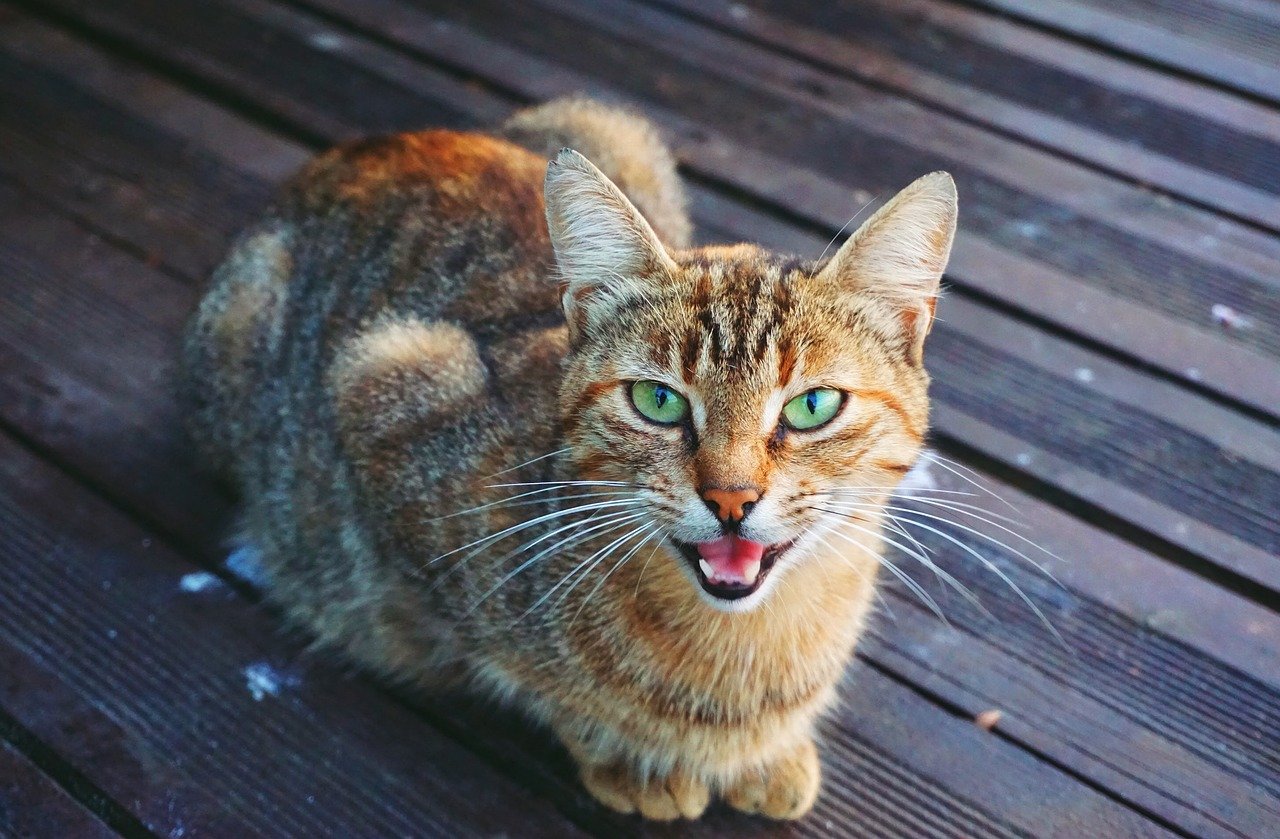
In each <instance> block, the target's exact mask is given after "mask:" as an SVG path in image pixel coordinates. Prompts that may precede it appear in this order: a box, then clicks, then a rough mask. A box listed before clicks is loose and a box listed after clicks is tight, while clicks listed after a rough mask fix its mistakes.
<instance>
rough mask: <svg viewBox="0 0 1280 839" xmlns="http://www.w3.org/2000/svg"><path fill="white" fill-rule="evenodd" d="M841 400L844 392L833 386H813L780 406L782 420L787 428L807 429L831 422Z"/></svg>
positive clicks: (842, 400) (837, 411) (838, 409)
mask: <svg viewBox="0 0 1280 839" xmlns="http://www.w3.org/2000/svg"><path fill="white" fill-rule="evenodd" d="M843 402H844V394H842V393H841V392H840V391H838V390H835V389H834V388H829V387H819V388H814V389H813V390H811V391H809V392H808V393H802V394H800V395H799V396H797V397H796V398H795V399H792V400H791V401H790V402H788V403H787V404H786V405H783V406H782V421H783V422H785V423H786V424H787V427H788V428H793V429H795V430H796V431H808V430H809V429H811V428H817V427H818V426H820V425H826V424H827V423H828V422H831V418H832V417H834V416H835V415H836V414H837V413H839V411H840V405H841V404H843Z"/></svg>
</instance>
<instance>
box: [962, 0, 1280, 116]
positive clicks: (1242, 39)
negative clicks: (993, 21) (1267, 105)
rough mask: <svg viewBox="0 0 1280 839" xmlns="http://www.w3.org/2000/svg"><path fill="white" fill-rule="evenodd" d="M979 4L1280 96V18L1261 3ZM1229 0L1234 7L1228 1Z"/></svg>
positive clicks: (995, 0)
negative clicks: (1278, 61) (1279, 62)
mask: <svg viewBox="0 0 1280 839" xmlns="http://www.w3.org/2000/svg"><path fill="white" fill-rule="evenodd" d="M975 2H976V3H978V4H979V5H982V6H985V7H987V8H989V9H992V10H996V11H1000V12H1003V13H1005V14H1008V15H1010V16H1012V17H1015V18H1019V19H1022V20H1029V21H1033V22H1035V23H1038V24H1042V25H1044V26H1048V27H1052V28H1054V29H1058V30H1061V31H1063V32H1066V33H1069V34H1070V35H1072V36H1073V37H1076V38H1082V39H1085V40H1088V41H1094V42H1096V43H1099V44H1102V45H1104V46H1106V47H1109V48H1111V49H1115V50H1119V51H1121V52H1124V53H1128V54H1130V55H1134V56H1137V57H1139V58H1144V59H1148V60H1150V61H1154V62H1157V63H1159V64H1163V65H1166V66H1169V67H1174V68H1177V69H1179V70H1183V71H1185V72H1188V73H1192V74H1194V75H1197V76H1200V77H1202V78H1204V79H1207V80H1209V81H1212V82H1216V83H1218V84H1221V85H1224V86H1226V87H1229V88H1234V89H1236V90H1238V91H1240V92H1242V93H1246V94H1248V95H1251V96H1256V97H1258V98H1260V99H1264V100H1266V101H1268V102H1272V103H1276V102H1280V94H1278V93H1277V91H1280V68H1277V66H1276V62H1275V56H1276V53H1277V50H1280V21H1277V20H1276V17H1275V14H1274V10H1272V11H1271V12H1270V13H1268V12H1267V11H1265V9H1266V6H1265V4H1255V5H1254V6H1253V8H1248V7H1244V8H1242V7H1241V6H1240V4H1232V3H1228V2H1200V3H1172V2H1161V3H1137V2H1129V3H1126V4H1122V5H1120V6H1117V5H1116V4H1112V3H1105V4H1104V3H1092V2H1073V0H1051V2H1039V3H1022V2H1018V0H975ZM1233 6H1234V9H1233Z"/></svg>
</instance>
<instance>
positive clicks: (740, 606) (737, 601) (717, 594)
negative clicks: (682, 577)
mask: <svg viewBox="0 0 1280 839" xmlns="http://www.w3.org/2000/svg"><path fill="white" fill-rule="evenodd" d="M670 541H671V543H672V545H674V547H675V549H676V551H677V552H678V553H679V554H680V556H681V557H683V558H684V560H685V565H686V566H687V567H688V570H689V572H690V574H692V576H693V578H694V581H695V582H696V584H697V586H698V590H699V591H698V593H699V594H700V595H701V597H702V600H703V601H704V602H705V603H707V604H708V605H710V606H712V607H714V608H716V609H719V610H720V611H722V612H746V611H750V610H751V609H754V608H755V607H756V605H757V604H758V603H760V601H762V600H763V599H764V598H765V595H766V594H767V592H768V590H769V589H770V588H771V587H772V586H771V583H772V581H773V576H774V575H773V573H772V572H773V570H774V568H776V567H777V565H778V562H779V560H781V559H782V558H783V557H784V555H786V553H787V552H788V551H789V550H791V548H792V547H794V546H795V543H796V540H792V541H789V542H780V543H778V544H774V545H769V546H768V547H766V548H765V550H764V554H763V555H762V556H761V557H760V569H759V571H757V572H756V577H755V580H754V582H752V583H751V584H750V585H743V584H741V583H725V582H721V581H718V580H713V579H711V578H710V577H709V576H708V575H707V573H706V571H705V570H704V567H703V566H704V565H705V563H704V562H703V561H702V556H701V554H699V552H698V548H697V546H696V545H693V544H690V543H688V542H680V541H677V540H674V539H672V540H670Z"/></svg>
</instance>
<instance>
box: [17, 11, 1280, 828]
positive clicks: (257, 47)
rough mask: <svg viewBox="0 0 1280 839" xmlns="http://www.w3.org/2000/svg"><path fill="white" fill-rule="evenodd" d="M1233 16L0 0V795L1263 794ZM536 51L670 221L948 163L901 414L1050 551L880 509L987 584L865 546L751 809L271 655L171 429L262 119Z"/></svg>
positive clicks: (826, 212) (1274, 570)
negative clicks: (919, 356) (191, 336)
mask: <svg viewBox="0 0 1280 839" xmlns="http://www.w3.org/2000/svg"><path fill="white" fill-rule="evenodd" d="M1278 57H1280V3H1276V2H1272V1H1271V0H1200V1H1199V2H1184V0H962V1H961V0H957V2H946V1H945V0H861V1H860V2H856V3H854V2H835V1H834V0H749V2H742V3H727V2H721V0H523V2H519V3H511V2H500V0H439V2H426V0H422V1H421V2H415V0H199V2H196V0H17V2H8V0H0V834H3V835H10V834H13V835H18V836H39V837H73V836H100V835H111V834H114V833H118V834H124V835H128V836H153V835H154V836H166V837H195V836H218V837H248V836H254V835H265V836H302V837H311V836H322V835H333V836H340V837H352V836H420V835H422V836H425V835H441V836H462V835H471V834H489V835H496V834H506V835H515V836H525V835H546V836H556V837H565V836H574V835H578V834H582V833H588V834H596V835H608V836H614V835H626V834H642V833H654V834H665V833H676V832H679V833H681V834H688V835H695V836H699V835H711V834H725V833H731V834H733V835H745V834H755V833H768V834H786V835H791V834H806V835H832V836H873V835H883V836H913V837H914V836H930V837H932V836H939V837H941V836H949V837H964V838H965V839H967V838H968V837H980V836H1013V835H1016V836H1038V835H1055V836H1064V837H1119V836H1137V835H1142V836H1156V835H1169V834H1176V835H1182V836H1189V835H1194V836H1256V837H1262V836H1277V835H1280V617H1278V616H1277V608H1276V607H1277V603H1278V599H1277V594H1276V592H1277V590H1278V589H1280V60H1277V59H1278ZM579 90H586V91H589V92H593V93H596V94H599V95H602V96H608V97H615V98H623V99H625V100H627V101H630V102H632V103H634V104H636V105H638V106H639V107H641V108H643V109H644V110H645V111H646V112H647V113H649V114H650V115H651V116H652V117H654V118H655V119H656V120H658V121H659V122H660V123H661V124H662V125H663V126H664V127H665V129H666V130H667V131H668V132H669V134H670V136H671V137H672V139H673V141H674V143H675V145H676V146H677V148H678V151H679V156H680V159H681V161H682V163H683V166H684V172H685V175H686V177H687V180H688V183H689V185H690V189H691V191H692V197H693V205H694V212H695V215H696V220H697V223H698V225H699V227H700V230H701V234H702V237H703V238H704V239H706V240H741V239H751V240H756V241H760V242H763V243H765V244H767V245H771V246H775V247H778V248H782V249H786V250H791V251H795V252H799V253H802V254H809V255H815V254H817V253H818V252H820V251H821V250H822V249H823V247H824V246H825V245H826V244H827V242H828V241H829V240H830V239H831V237H832V236H834V235H835V234H836V232H837V230H838V229H839V228H840V227H841V226H842V225H843V224H844V223H845V221H846V220H847V218H848V216H849V214H850V213H851V212H852V211H853V210H854V209H856V208H857V207H858V206H860V205H861V204H863V203H864V202H866V201H869V200H871V199H873V198H875V197H877V196H884V195H886V194H890V193H889V191H891V190H893V189H895V188H897V187H899V186H902V185H904V184H906V183H907V182H908V181H910V180H911V179H912V178H913V177H914V176H916V175H918V174H920V173H923V172H927V171H930V170H932V169H937V168H945V169H948V170H950V171H951V172H953V173H954V174H955V176H956V179H957V181H958V183H959V187H960V192H961V201H962V213H961V215H962V225H961V227H962V232H961V234H960V237H959V239H958V241H957V245H956V249H955V254H954V258H953V261H952V269H951V272H950V274H949V276H948V281H949V283H950V286H951V291H950V292H949V294H948V296H947V297H946V298H945V299H944V301H943V302H942V304H941V307H940V310H939V311H940V317H941V323H940V325H939V326H938V328H937V329H936V330H935V332H934V335H933V337H932V338H931V344H930V353H931V368H932V371H933V373H934V377H935V386H934V395H935V400H936V405H937V410H936V429H935V434H934V440H933V443H934V445H935V446H936V449H937V450H938V451H939V452H941V453H942V454H944V455H946V456H947V457H949V458H952V459H954V460H955V461H957V462H959V463H962V464H965V465H966V468H969V469H973V470H974V473H973V475H972V476H969V475H966V476H965V477H966V478H968V477H972V478H973V480H975V481H977V483H978V484H980V485H981V486H982V487H983V488H987V489H991V490H993V491H995V492H998V493H999V494H1000V495H1002V496H1004V497H1005V498H1006V499H1008V500H1009V501H1010V502H1011V503H1012V504H1013V505H1014V506H1015V507H1016V508H1017V511H1018V512H1017V513H1016V515H1017V517H1018V518H1019V519H1020V520H1022V521H1024V522H1025V523H1026V525H1027V530H1026V531H1025V532H1027V533H1028V534H1029V535H1030V536H1031V537H1032V538H1033V539H1035V540H1036V541H1038V542H1040V543H1042V544H1043V546H1044V547H1046V548H1047V549H1048V550H1050V551H1052V552H1053V553H1055V554H1057V555H1059V556H1061V557H1062V558H1063V561H1060V562H1059V561H1054V560H1049V562H1050V564H1051V565H1052V570H1053V571H1054V573H1055V574H1056V576H1057V578H1058V579H1059V580H1060V581H1061V586H1057V585H1055V584H1053V583H1051V582H1049V581H1048V580H1046V579H1045V578H1044V577H1043V576H1041V575H1040V574H1038V573H1037V572H1036V571H1035V570H1034V569H1032V568H1031V567H1030V566H1029V565H1028V564H1027V562H1026V561H1024V560H1023V559H1022V558H1021V557H1019V556H1018V555H1017V553H1016V552H1015V550H1013V549H1026V546H1025V545H1024V544H1023V543H1022V542H1020V541H1017V540H1016V538H1014V537H1011V536H1009V535H1008V534H1004V533H1002V532H1001V531H997V530H992V529H990V528H986V532H987V533H989V534H991V535H994V536H997V537H1000V538H1001V539H1003V541H1005V542H1007V543H1008V547H1000V546H997V545H995V544H993V543H992V542H991V541H989V540H986V539H983V538H980V537H978V536H975V535H972V534H968V533H963V532H961V531H954V535H955V541H947V540H946V539H944V538H941V537H938V536H935V535H933V534H928V533H922V534H919V535H920V538H921V540H922V541H924V542H926V543H927V544H928V545H929V546H930V547H932V548H933V549H934V550H936V551H937V553H938V555H939V557H940V562H942V563H943V564H944V565H946V567H947V568H948V569H949V570H950V571H951V572H952V573H954V574H955V575H956V576H957V577H958V578H960V579H961V580H962V581H963V582H964V583H966V584H967V585H969V586H971V587H972V588H973V589H974V590H975V591H976V592H977V593H978V595H979V596H980V598H981V600H982V602H983V604H984V605H985V607H986V609H987V610H989V614H984V613H982V612H981V611H978V610H977V609H974V608H972V607H970V606H968V605H967V604H966V603H965V602H964V601H962V600H958V599H956V598H955V597H952V598H950V599H948V600H946V601H945V602H944V603H943V604H942V605H943V607H944V611H945V612H946V613H947V616H948V618H949V619H950V625H949V626H948V625H944V624H943V623H941V622H940V621H938V620H937V619H936V618H934V617H932V616H931V614H930V613H929V611H928V610H927V609H925V608H923V607H922V606H921V605H920V604H919V603H918V602H917V601H916V600H915V599H914V598H913V597H912V596H911V595H910V594H909V593H908V592H906V591H905V590H904V589H902V588H901V587H899V586H894V585H890V586H887V588H886V598H885V600H886V602H885V606H886V608H885V609H883V610H882V614H881V615H880V616H879V619H878V620H877V622H876V625H875V627H874V630H873V631H872V633H871V634H870V637H869V638H868V639H867V641H866V642H865V643H864V644H863V645H862V647H861V648H860V651H859V654H858V657H857V660H856V662H855V663H854V664H853V665H852V667H851V669H850V673H849V679H848V684H847V686H846V688H845V689H844V698H845V700H846V701H845V702H844V703H843V704H842V706H841V708H840V709H839V711H838V712H837V713H835V714H834V715H833V716H832V718H831V720H830V722H829V724H828V725H827V726H826V732H825V742H826V750H825V760H826V787H825V791H824V794H823V795H822V797H821V799H820V801H819V804H818V807H817V809H816V811H815V812H814V813H813V814H812V815H811V816H810V817H808V818H807V819H805V820H804V821H802V822H800V823H799V824H797V825H793V826H778V825H770V824H766V823H763V822H759V821H755V820H751V819H747V818H745V817H740V816H735V815H732V814H730V813H728V812H727V811H723V810H720V809H716V810H714V811H713V812H712V813H711V814H710V815H709V816H708V817H707V818H706V819H705V820H704V821H702V822H700V823H697V824H694V825H683V826H681V827H679V828H678V829H676V828H670V827H667V828H662V827H651V826H646V825H643V824H641V823H640V822H639V821H636V820H633V819H630V818H622V817H615V816H612V815H610V814H609V813H606V812H604V811H602V810H601V809H600V808H598V807H597V806H595V805H594V804H593V803H592V802H591V801H590V799H589V798H588V797H587V796H586V794H585V793H584V792H583V791H582V790H581V789H580V788H579V786H578V784H577V782H576V780H575V779H574V777H573V774H572V769H571V766H570V764H569V762H568V760H567V758H566V757H565V756H564V755H563V754H562V753H561V752H560V751H559V750H558V749H557V748H556V747H555V746H554V745H553V744H552V743H551V741H550V740H549V739H548V738H547V737H546V736H545V735H543V734H540V733H537V732H533V731H530V730H529V729H528V728H527V726H525V725H523V724H521V723H520V722H519V721H518V720H515V719H513V718H511V717H510V716H508V715H506V714H504V713H502V712H499V711H495V710H494V709H492V708H488V707H477V706H475V705H472V704H469V703H466V702H463V701H454V700H448V701H446V700H441V701H438V702H432V703H430V704H425V705H424V704H422V703H421V702H417V701H413V700H410V699H409V698H406V697H400V696H396V695H393V694H392V693H389V692H388V691H386V690H384V689H382V688H380V687H378V686H377V685H375V684H373V683H372V682H371V681H370V680H369V679H367V678H365V677H363V676H361V675H359V674H352V673H349V672H345V671H343V670H342V669H340V668H338V667H336V666H334V665H333V664H332V663H331V662H330V661H329V660H328V659H326V658H325V657H324V656H317V655H315V654H313V653H310V652H308V651H307V646H306V644H307V639H305V638H295V637H291V636H290V635H288V634H286V633H284V632H282V631H281V629H280V626H279V622H278V620H277V619H276V616H275V615H273V614H272V613H271V611H270V610H269V609H267V608H266V607H264V606H263V605H261V603H260V600H259V598H258V597H257V595H256V593H255V591H254V589H253V586H252V582H251V581H247V580H244V579H242V578H240V577H239V576H237V570H236V566H235V563H234V562H233V563H232V566H231V567H230V568H229V567H228V566H227V565H226V560H227V554H228V552H227V549H226V547H225V546H223V545H222V544H221V541H220V534H221V533H222V532H223V528H224V526H225V524H226V522H227V518H228V513H229V506H230V505H229V501H228V499H227V498H225V497H224V496H223V495H222V494H221V493H220V492H219V491H218V489H217V488H215V486H214V485H213V484H211V483H210V482H209V480H207V479H206V478H204V477H202V476H201V475H200V474H199V473H198V472H197V471H196V469H195V467H194V465H193V460H192V456H191V452H190V450H189V447H188V445H187V444H186V443H184V442H183V439H182V437H181V434H180V433H179V431H178V421H177V417H176V416H175V408H174V404H173V399H172V397H171V395H170V389H171V383H172V374H173V367H174V364H173V362H174V356H175V340H176V336H177V334H178V331H179V329H180V326H181V324H182V322H183V319H184V317H185V316H186V314H187V313H188V311H189V310H190V309H191V307H192V305H193V303H194V301H195V300H196V298H197V296H198V295H199V292H200V288H201V286H202V283H203V280H204V278H205V276H206V275H207V273H208V271H209V269H210V267H211V266H212V265H213V264H214V263H215V262H216V261H217V260H218V258H219V256H220V253H221V252H222V249H223V248H224V246H225V243H226V241H227V238H228V236H229V235H230V234H232V233H233V232H234V231H235V230H236V228H237V227H239V226H240V225H242V224H244V223H245V222H246V221H247V220H248V219H249V218H251V217H252V215H253V214H254V212H255V211H256V210H257V209H258V208H260V207H261V206H262V204H263V203H264V201H265V200H266V199H267V197H268V196H269V195H270V193H271V190H272V187H273V185H274V184H276V183H278V182H279V181H280V180H281V179H282V178H284V177H285V176H286V175H287V174H288V173H289V172H290V171H291V170H293V169H294V168H295V167H297V166H298V165H299V164H300V163H301V162H302V161H303V160H305V159H306V157H307V156H308V155H310V154H312V153H313V152H314V151H315V150H316V149H317V148H320V147H323V146H325V145H327V144H331V143H333V142H334V141H336V140H338V139H341V138H346V137H350V136H353V135H356V134H360V133H367V132H377V131H386V130H390V129H405V128H414V127H422V126H435V125H447V126H459V127H461V126H482V125H486V124H490V123H492V122H494V121H495V120H497V119H499V118H501V117H502V116H503V115H504V114H506V113H508V112H509V111H510V110H511V109H513V108H515V107H517V106H519V105H522V104H525V103H528V102H533V101H538V100H541V99H544V98H547V97H551V96H554V95H557V94H560V93H565V92H570V91H579ZM957 471H960V470H957ZM930 474H931V475H932V477H933V478H934V479H936V480H937V481H938V483H939V484H941V485H943V486H945V487H951V488H962V487H967V484H965V483H964V482H962V481H961V479H960V478H959V477H957V476H956V475H955V474H953V473H952V472H950V471H948V470H946V469H944V468H942V467H938V466H935V467H932V469H931V472H930ZM992 509H996V510H999V509H1001V507H1000V506H998V505H997V506H995V507H993V508H992ZM1006 512H1007V510H1006ZM970 551H972V553H971V552H970ZM1028 555H1029V556H1031V555H1032V552H1031V551H1029V550H1028ZM1033 558H1034V557H1033ZM902 561H903V562H909V560H906V559H903V560H902ZM1001 575H1003V576H1004V577H1007V578H1008V579H1009V581H1010V582H1012V583H1015V584H1016V585H1017V586H1018V587H1020V588H1021V589H1022V590H1024V591H1025V592H1026V593H1027V595H1028V598H1029V599H1030V601H1031V603H1033V604H1034V607H1035V608H1036V609H1038V610H1040V611H1042V612H1043V614H1044V616H1045V617H1046V618H1047V620H1048V622H1049V623H1050V624H1051V625H1052V626H1053V627H1054V628H1055V629H1056V630H1057V632H1059V633H1060V634H1061V636H1062V641H1058V640H1056V639H1055V638H1054V637H1053V636H1052V635H1051V634H1050V633H1049V631H1047V630H1046V629H1045V626H1044V624H1043V623H1042V622H1041V621H1040V619H1039V618H1038V617H1037V616H1036V614H1035V613H1034V611H1033V610H1032V609H1031V608H1029V606H1028V604H1027V603H1025V602H1023V600H1022V599H1020V598H1019V596H1018V595H1017V594H1016V593H1015V592H1014V590H1013V588H1012V587H1011V586H1010V585H1008V584H1006V582H1004V581H1003V580H1002V579H1001ZM931 591H934V592H935V593H938V590H937V589H936V587H935V588H932V589H931ZM990 711H998V712H999V719H998V722H996V724H995V725H994V728H992V729H991V730H987V728H986V727H984V726H980V725H978V724H976V723H975V722H974V719H975V718H976V717H978V716H979V715H983V718H984V719H988V720H989V718H991V717H992V716H994V715H992V714H989V713H988V714H984V712H990Z"/></svg>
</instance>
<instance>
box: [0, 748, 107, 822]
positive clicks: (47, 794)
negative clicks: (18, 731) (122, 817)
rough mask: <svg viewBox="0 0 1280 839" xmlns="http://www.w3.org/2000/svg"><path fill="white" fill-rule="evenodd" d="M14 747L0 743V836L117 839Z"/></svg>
mask: <svg viewBox="0 0 1280 839" xmlns="http://www.w3.org/2000/svg"><path fill="white" fill-rule="evenodd" d="M115 835H116V833H115V831H113V830H111V829H110V828H108V827H107V826H106V824H104V823H103V822H102V821H101V820H99V819H98V818H97V817H96V816H94V814H93V813H92V812H90V811H89V810H88V809H87V808H85V807H84V806H83V805H81V804H80V803H79V802H78V801H76V800H75V799H74V798H72V797H71V796H70V795H68V794H67V792H66V790H64V789H62V788H61V787H59V786H58V785H57V784H55V783H54V782H53V780H52V779H51V778H49V776H48V775H46V774H45V773H44V771H43V770H41V769H40V768H39V767H38V766H36V765H35V764H34V763H32V762H31V761H30V760H28V759H27V758H26V757H25V756H24V755H23V754H22V753H21V752H19V751H18V750H17V749H15V748H14V747H13V746H12V745H11V744H9V743H6V742H4V741H3V740H0V836H12V837H27V836H31V837H41V836H57V837H65V839H103V838H104V837H108V836H115Z"/></svg>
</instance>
